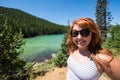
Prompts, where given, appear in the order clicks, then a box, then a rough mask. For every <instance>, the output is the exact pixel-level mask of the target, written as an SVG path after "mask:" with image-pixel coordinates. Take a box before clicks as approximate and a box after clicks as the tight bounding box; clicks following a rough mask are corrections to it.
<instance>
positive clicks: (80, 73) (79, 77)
mask: <svg viewBox="0 0 120 80" xmlns="http://www.w3.org/2000/svg"><path fill="white" fill-rule="evenodd" d="M67 65H68V73H67V80H99V77H100V76H101V73H99V71H98V69H97V66H96V65H95V63H94V61H93V60H92V59H91V60H90V61H89V62H88V63H84V64H82V63H79V62H78V61H76V60H75V59H74V58H73V57H72V56H71V55H70V56H69V57H68V60H67Z"/></svg>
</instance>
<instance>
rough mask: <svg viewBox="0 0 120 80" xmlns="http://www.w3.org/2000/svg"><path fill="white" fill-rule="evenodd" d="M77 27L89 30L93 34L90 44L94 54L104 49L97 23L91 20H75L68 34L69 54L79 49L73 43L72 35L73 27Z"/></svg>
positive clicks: (90, 49)
mask: <svg viewBox="0 0 120 80" xmlns="http://www.w3.org/2000/svg"><path fill="white" fill-rule="evenodd" d="M75 25H78V26H79V27H81V28H84V27H86V28H88V29H89V30H90V31H91V32H92V38H91V41H90V44H89V46H88V47H89V51H90V52H91V53H93V54H96V52H97V51H98V50H100V49H102V47H101V45H102V39H101V37H100V30H99V27H98V26H97V25H96V24H95V22H94V21H93V20H92V19H90V18H79V19H76V20H74V22H73V23H72V25H71V27H70V28H69V32H68V38H67V41H66V45H67V47H68V51H69V52H74V51H75V50H76V49H77V48H78V47H77V46H76V45H75V44H74V43H73V41H72V36H71V35H70V33H71V31H72V29H73V27H74V26H75Z"/></svg>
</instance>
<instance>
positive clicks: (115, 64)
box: [108, 58, 120, 80]
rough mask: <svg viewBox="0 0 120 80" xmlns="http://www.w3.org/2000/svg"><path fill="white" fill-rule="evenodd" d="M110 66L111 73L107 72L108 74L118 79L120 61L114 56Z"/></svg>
mask: <svg viewBox="0 0 120 80" xmlns="http://www.w3.org/2000/svg"><path fill="white" fill-rule="evenodd" d="M110 67H111V71H112V73H108V75H111V76H110V77H111V79H112V80H120V61H119V60H117V59H116V58H113V59H112V61H111V62H110Z"/></svg>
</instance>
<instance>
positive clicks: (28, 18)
mask: <svg viewBox="0 0 120 80" xmlns="http://www.w3.org/2000/svg"><path fill="white" fill-rule="evenodd" d="M0 14H2V15H5V16H7V19H8V22H7V24H8V25H10V26H11V27H12V28H13V29H12V30H13V31H15V32H20V31H22V33H23V37H24V38H28V37H34V36H38V35H47V34H49V35H50V34H62V33H65V32H66V30H67V29H68V26H65V25H59V24H56V23H52V22H50V21H47V20H45V19H42V18H38V17H36V16H34V15H31V14H29V13H26V12H24V11H21V10H19V9H13V8H7V7H2V6H0Z"/></svg>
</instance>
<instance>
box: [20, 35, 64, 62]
mask: <svg viewBox="0 0 120 80" xmlns="http://www.w3.org/2000/svg"><path fill="white" fill-rule="evenodd" d="M63 37H64V35H63V34H59V35H44V36H37V37H34V38H26V39H24V40H25V45H24V46H23V49H24V53H23V54H22V55H21V56H20V57H21V58H23V59H25V60H28V61H29V60H33V59H35V58H36V57H37V56H38V55H41V56H44V55H48V54H50V53H51V52H57V51H58V50H59V49H60V47H61V43H62V40H63Z"/></svg>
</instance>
